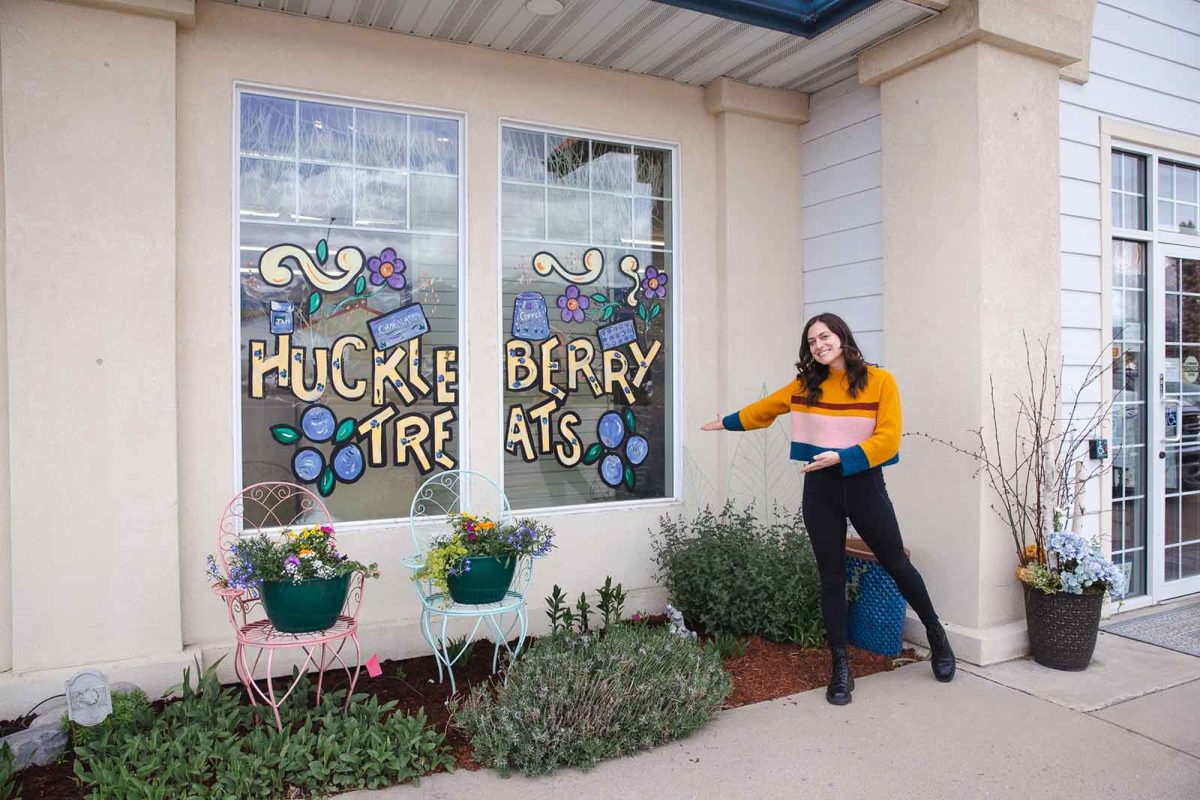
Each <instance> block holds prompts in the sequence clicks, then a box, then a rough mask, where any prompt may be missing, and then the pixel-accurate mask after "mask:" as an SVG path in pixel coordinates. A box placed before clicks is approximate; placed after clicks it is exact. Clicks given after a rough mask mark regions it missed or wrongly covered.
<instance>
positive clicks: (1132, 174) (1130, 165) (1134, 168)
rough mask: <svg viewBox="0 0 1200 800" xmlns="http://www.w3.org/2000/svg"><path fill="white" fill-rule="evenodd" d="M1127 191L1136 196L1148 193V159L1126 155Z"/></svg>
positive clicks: (1124, 169)
mask: <svg viewBox="0 0 1200 800" xmlns="http://www.w3.org/2000/svg"><path fill="white" fill-rule="evenodd" d="M1124 160H1125V164H1124V167H1123V170H1122V171H1123V172H1124V173H1125V191H1127V192H1133V193H1135V194H1143V195H1144V194H1145V193H1146V159H1145V158H1144V157H1143V156H1135V155H1129V154H1126V155H1125V159H1124Z"/></svg>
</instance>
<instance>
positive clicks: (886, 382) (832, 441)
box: [722, 366, 901, 475]
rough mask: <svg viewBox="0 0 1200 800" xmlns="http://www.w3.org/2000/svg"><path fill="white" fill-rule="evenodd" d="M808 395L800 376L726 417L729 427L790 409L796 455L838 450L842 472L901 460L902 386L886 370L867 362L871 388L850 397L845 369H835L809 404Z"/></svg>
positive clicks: (760, 422)
mask: <svg viewBox="0 0 1200 800" xmlns="http://www.w3.org/2000/svg"><path fill="white" fill-rule="evenodd" d="M807 396H808V391H807V389H806V387H805V385H804V384H803V383H802V382H801V381H800V380H799V379H797V380H794V381H792V382H791V383H789V384H788V385H787V386H784V387H783V388H782V389H780V390H779V391H777V392H775V393H773V394H771V395H768V396H767V397H764V398H763V399H762V400H759V401H758V402H757V403H751V404H750V405H748V406H746V407H745V408H743V409H742V410H741V411H737V412H734V413H733V414H730V415H729V416H727V417H725V418H724V419H723V420H722V423H723V424H724V426H725V429H726V430H730V431H751V430H755V429H756V428H765V427H767V426H768V425H770V424H771V423H772V422H774V421H775V418H776V417H778V416H779V415H780V414H786V413H788V412H791V418H792V459H793V460H796V461H812V460H813V458H814V456H816V455H817V453H824V452H825V451H827V450H835V451H837V453H838V455H839V456H841V459H842V464H841V466H842V474H843V475H854V474H856V473H859V472H863V471H865V470H868V469H871V468H872V467H883V466H887V465H888V464H895V463H896V462H897V461H899V460H900V425H901V415H900V390H899V389H898V388H897V387H896V379H895V378H893V377H892V376H891V373H889V372H888V371H887V370H883V369H879V368H878V367H872V366H868V367H867V385H866V388H864V389H863V390H862V391H860V392H859V393H858V396H857V397H851V396H850V390H849V382H848V381H847V380H846V373H845V372H837V371H834V370H832V369H831V370H830V371H829V377H827V378H826V379H825V382H824V383H822V384H821V397H820V399H819V400H818V401H817V403H816V404H815V405H811V406H810V405H809V404H808V400H807Z"/></svg>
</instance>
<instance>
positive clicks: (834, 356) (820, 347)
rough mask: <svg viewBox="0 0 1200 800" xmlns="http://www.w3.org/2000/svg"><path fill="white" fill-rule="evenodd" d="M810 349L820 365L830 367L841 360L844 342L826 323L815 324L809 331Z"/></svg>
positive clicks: (818, 322)
mask: <svg viewBox="0 0 1200 800" xmlns="http://www.w3.org/2000/svg"><path fill="white" fill-rule="evenodd" d="M808 349H809V352H811V353H812V357H813V358H815V359H816V360H817V363H818V364H824V365H825V366H829V365H830V364H832V363H833V362H834V361H837V360H838V359H839V358H841V355H842V340H841V339H839V338H838V337H837V334H835V333H834V332H833V331H831V330H829V326H828V325H826V324H825V323H824V322H821V321H819V320H818V321H817V322H814V323H813V324H812V325H811V326H810V327H809V329H808Z"/></svg>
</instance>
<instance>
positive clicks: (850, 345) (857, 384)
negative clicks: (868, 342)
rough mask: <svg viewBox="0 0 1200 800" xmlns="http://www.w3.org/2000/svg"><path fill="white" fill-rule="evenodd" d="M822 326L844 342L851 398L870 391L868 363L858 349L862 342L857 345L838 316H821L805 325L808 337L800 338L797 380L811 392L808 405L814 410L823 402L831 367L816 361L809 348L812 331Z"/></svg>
mask: <svg viewBox="0 0 1200 800" xmlns="http://www.w3.org/2000/svg"><path fill="white" fill-rule="evenodd" d="M818 322H824V323H825V324H826V325H827V326H828V327H829V330H830V331H832V332H833V334H834V336H837V337H838V338H839V339H841V340H842V355H843V357H844V358H845V359H846V377H847V378H848V379H849V380H850V396H851V397H858V393H859V392H861V391H862V390H863V389H865V388H867V362H866V361H865V360H864V359H863V354H862V350H860V349H858V342H856V341H854V334H853V333H852V332H851V331H850V326H849V325H847V324H846V321H845V320H843V319H842V318H841V317H839V316H838V315H837V314H817V315H816V316H815V317H813V318H812V319H810V320H809V321H808V322H806V323H804V334H803V335H802V336H801V337H800V360H799V361H797V362H796V380H798V381H800V382H801V383H803V384H804V386H805V388H806V389H807V390H808V391H807V397H806V398H805V402H807V403H808V404H809V405H810V406H811V405H816V404H817V402H819V401H820V399H821V384H822V383H824V382H825V379H826V378H828V377H829V367H827V366H825V365H824V364H822V363H821V362H819V361H817V360H816V359H815V358H813V354H812V350H810V349H809V347H808V329H809V328H811V327H812V326H813V325H815V324H816V323H818Z"/></svg>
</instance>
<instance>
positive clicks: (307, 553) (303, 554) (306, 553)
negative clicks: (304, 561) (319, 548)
mask: <svg viewBox="0 0 1200 800" xmlns="http://www.w3.org/2000/svg"><path fill="white" fill-rule="evenodd" d="M314 552H315V551H313V550H309V549H308V548H307V547H306V548H304V549H303V550H301V551H300V557H301V558H308V557H309V556H311V555H313V553H314Z"/></svg>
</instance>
